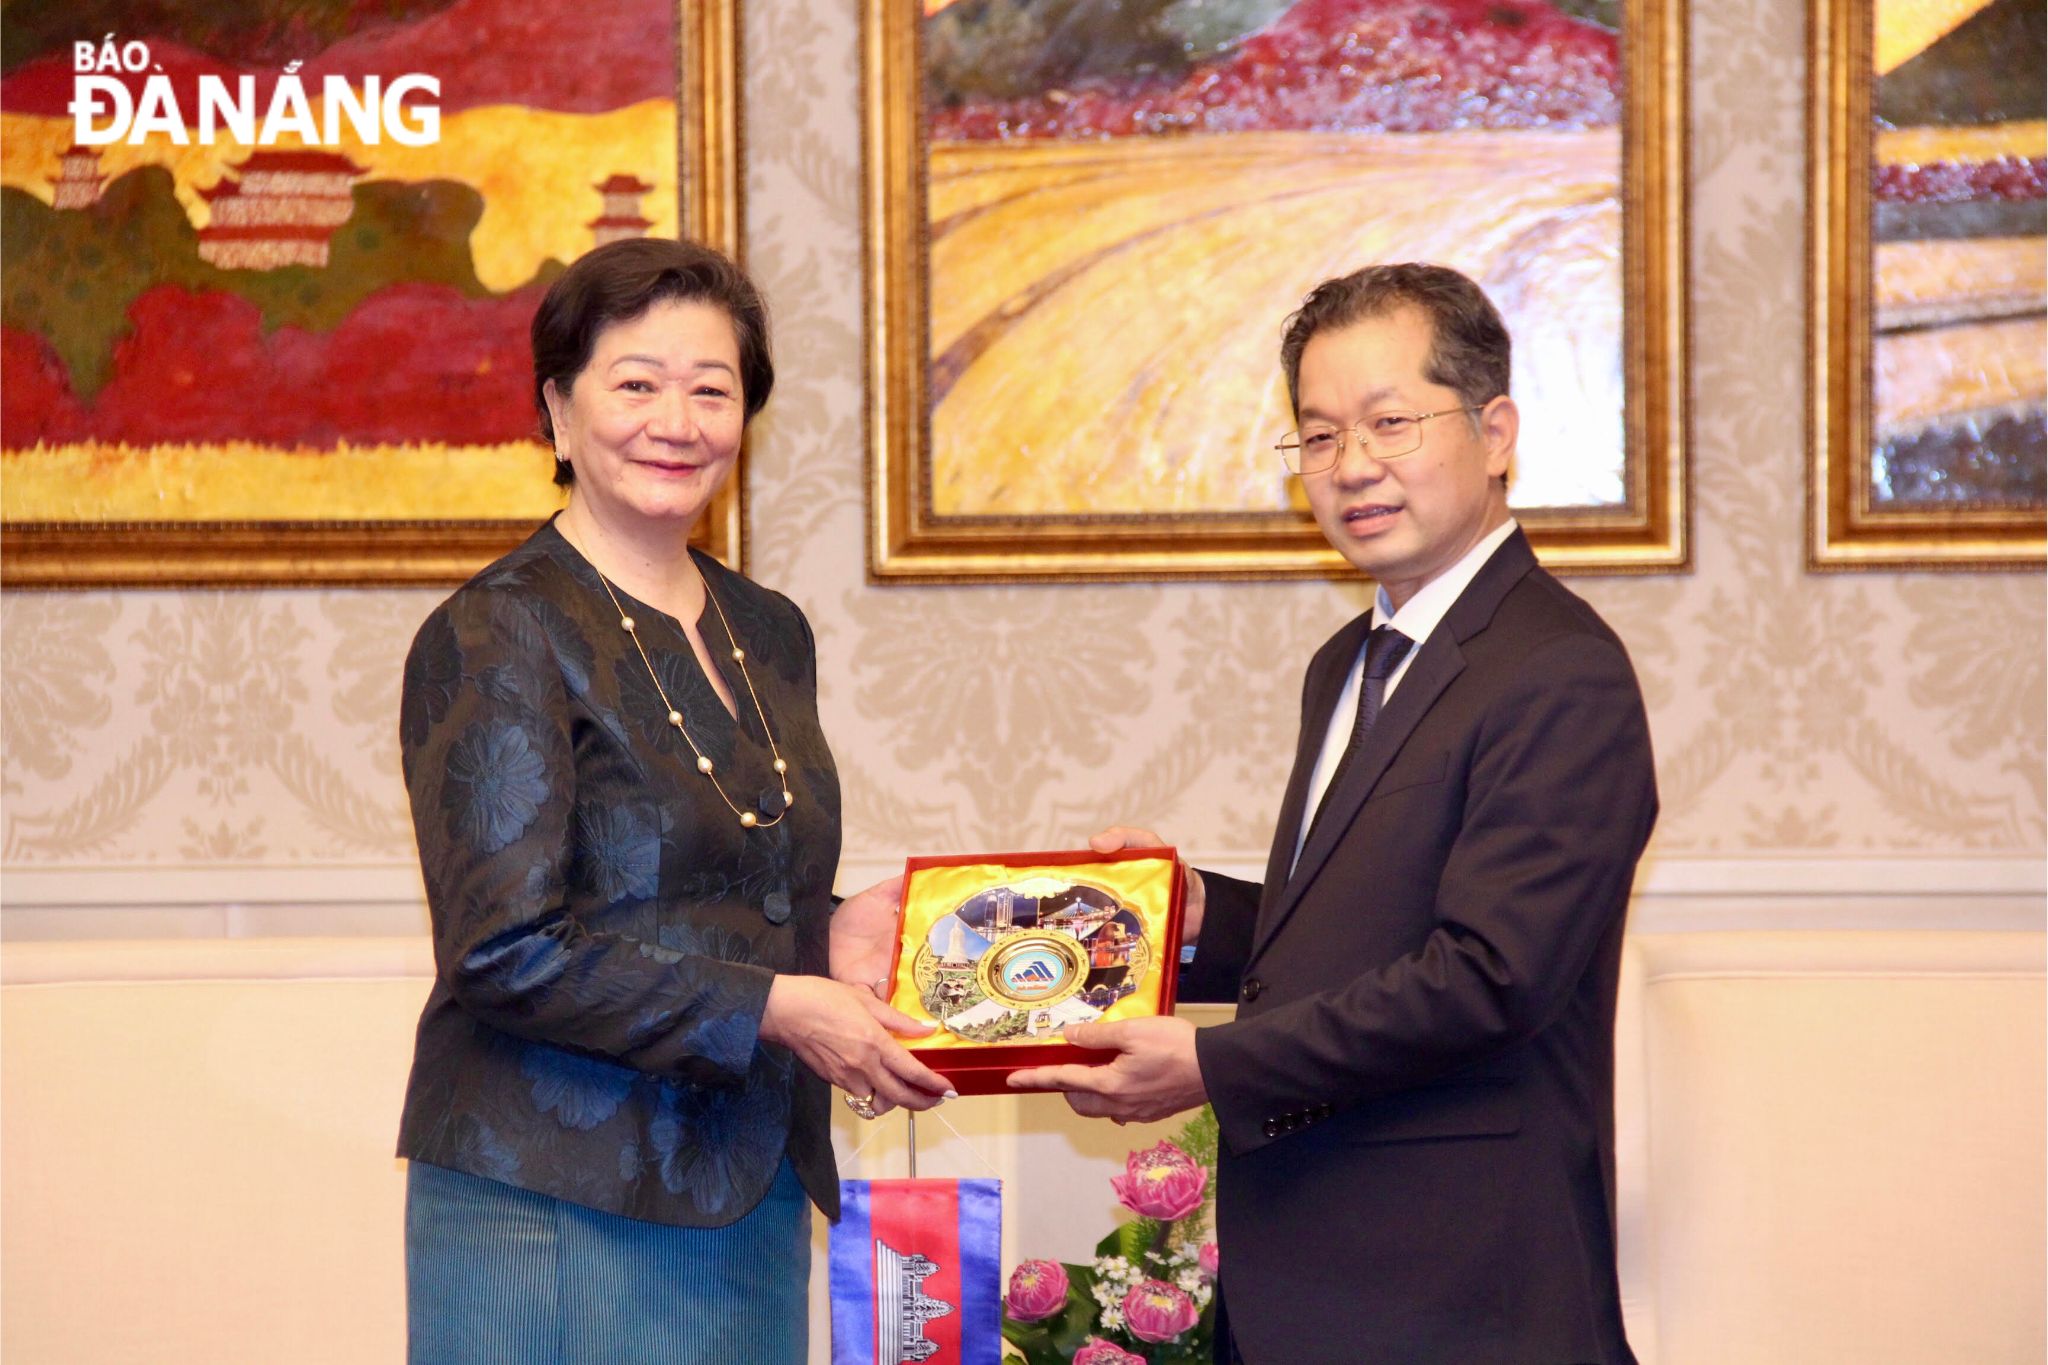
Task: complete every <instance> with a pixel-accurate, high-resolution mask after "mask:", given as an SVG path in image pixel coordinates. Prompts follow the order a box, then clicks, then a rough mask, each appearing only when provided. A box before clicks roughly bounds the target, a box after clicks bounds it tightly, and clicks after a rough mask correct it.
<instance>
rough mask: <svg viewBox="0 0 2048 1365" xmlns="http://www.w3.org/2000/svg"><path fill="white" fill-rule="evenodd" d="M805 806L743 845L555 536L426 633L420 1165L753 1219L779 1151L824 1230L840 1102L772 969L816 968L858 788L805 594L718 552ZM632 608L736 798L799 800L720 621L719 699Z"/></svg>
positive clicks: (413, 1127)
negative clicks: (770, 999) (777, 769)
mask: <svg viewBox="0 0 2048 1365" xmlns="http://www.w3.org/2000/svg"><path fill="white" fill-rule="evenodd" d="M697 563H698V565H699V567H700V568H701V569H702V570H703V573H704V577H705V581H706V582H707V583H708V584H709V585H710V588H711V591H712V592H714V593H715V594H717V597H718V601H719V604H720V605H721V606H723V607H724V609H725V614H726V616H727V618H729V619H730V621H731V623H732V631H733V634H734V635H735V636H737V637H738V643H739V645H740V646H741V647H742V648H743V649H745V651H746V655H747V665H748V668H749V670H750V671H751V673H752V676H753V682H754V687H755V689H756V690H757V691H758V692H759V694H760V699H761V705H762V707H763V708H764V709H765V710H766V711H767V713H768V723H769V725H770V726H771V727H772V728H773V730H774V732H775V740H776V743H777V744H778V745H779V746H780V747H781V750H782V755H783V757H784V759H785V760H787V762H788V764H789V773H790V779H791V780H790V784H789V785H790V789H791V791H792V792H793V793H794V794H795V798H796V801H795V805H794V807H793V808H792V809H791V811H790V813H789V815H788V816H787V817H786V818H785V819H784V820H782V822H781V823H779V824H777V825H775V826H774V827H772V828H767V829H763V828H755V829H743V828H741V826H740V823H739V821H738V819H737V818H736V817H735V816H734V815H733V813H732V812H731V811H730V810H728V809H727V808H726V806H725V804H724V802H722V801H721V800H720V799H719V797H718V793H717V792H716V791H715V790H714V789H713V788H712V784H711V782H710V781H709V780H708V779H707V778H705V776H704V775H703V774H701V773H699V772H698V771H697V767H696V759H695V756H694V755H693V754H692V753H691V752H690V750H689V749H688V747H687V746H686V745H685V744H684V742H683V738H682V736H680V735H678V734H677V733H676V732H675V730H674V728H673V727H671V726H670V725H669V724H668V722H667V708H666V707H664V706H663V705H662V702H661V698H660V697H659V695H658V694H657V693H656V691H655V689H654V686H653V684H652V682H651V681H650V680H649V678H648V675H647V668H646V666H645V665H644V664H642V662H641V659H640V656H639V654H638V653H637V652H636V651H635V650H634V648H633V644H632V641H631V639H630V638H628V637H627V635H626V634H625V632H624V631H623V630H621V629H620V626H619V620H618V615H617V613H616V612H615V611H613V610H612V607H611V604H610V600H609V599H608V598H607V597H606V596H605V592H604V587H603V585H602V584H601V583H600V582H599V581H598V577H597V574H596V571H595V570H594V569H592V568H591V566H590V564H589V563H588V562H587V561H586V560H584V559H583V557H582V556H581V555H580V554H579V553H578V552H577V551H576V550H575V549H574V548H573V547H571V546H570V545H569V543H568V542H567V541H565V540H563V539H562V537H561V535H560V534H559V533H558V532H557V531H556V530H555V529H554V526H553V524H552V523H550V524H549V525H547V526H545V527H543V528H542V529H541V530H540V531H538V532H536V533H535V534H534V535H533V537H532V538H531V539H529V540H528V541H527V542H526V543H525V544H524V545H522V546H521V547H520V548H519V549H517V550H515V551H513V552H512V553H511V554H510V555H508V556H506V557H505V558H504V559H501V560H499V561H498V562H497V563H496V564H493V565H492V566H491V567H489V568H487V569H485V570H484V571H483V572H482V573H480V574H478V575H477V576H476V577H475V578H474V579H472V580H470V582H469V583H467V584H466V585H464V586H463V587H462V588H461V589H459V590H458V591H457V592H456V593H455V595H454V596H452V597H450V598H449V599H448V600H447V601H446V602H444V603H442V604H441V605H440V606H439V607H437V608H436V609H435V610H434V613H433V615H431V616H429V617H428V618H427V621H426V624H425V625H423V626H421V627H420V631H419V635H418V636H417V637H416V638H415V639H414V641H413V646H412V652H411V654H410V655H409V656H408V658H407V659H406V665H405V691H404V701H403V704H402V707H401V711H400V730H401V741H402V750H403V754H404V766H405V780H406V786H407V789H408V791H409V792H410V793H411V797H412V816H413V827H414V831H415V833H416V834H417V836H418V840H419V850H420V869H421V872H422V873H423V875H424V877H425V879H426V888H427V903H428V906H429V908H430V910H431V912H432V917H433V928H434V955H435V962H436V967H437V972H436V976H437V979H436V981H435V984H434V989H433V993H432V994H431V995H430V996H429V997H428V1000H427V1007H426V1011H425V1013H424V1014H423V1015H422V1016H421V1018H420V1027H419V1040H418V1046H417V1050H416V1051H415V1054H414V1058H413V1069H412V1079H411V1082H410V1083H409V1085H408V1087H407V1091H406V1098H405V1114H404V1118H403V1121H402V1124H401V1127H400V1131H399V1139H398V1151H399V1155H401V1156H405V1157H410V1158H412V1159H414V1160H417V1161H425V1162H429V1163H432V1164H434V1165H438V1166H448V1167H452V1168H454V1169H456V1170H460V1171H467V1172H469V1173H471V1174H474V1175H480V1176H487V1177H490V1178H492V1179H495V1180H501V1181H505V1182H507V1183H509V1184H512V1185H517V1186H519V1187H521V1188H523V1189H528V1190H535V1191H538V1192H540V1193H543V1194H549V1195H554V1196H556V1197H558V1198H562V1199H567V1200H570V1201H573V1202H574V1203H577V1204H582V1205H587V1206H588V1207H590V1208H595V1209H602V1210H605V1211H607V1212H611V1213H620V1214H625V1215H628V1216H630V1217H634V1218H643V1219H649V1220H652V1221H655V1222H660V1223H670V1224H676V1225H680V1226H687V1227H715V1226H721V1225H724V1224H726V1223H730V1222H732V1221H733V1220H735V1219H737V1218H738V1217H740V1216H741V1215H742V1214H744V1213H746V1212H747V1211H748V1210H749V1209H751V1208H752V1207H753V1206H754V1205H755V1204H756V1203H758V1202H759V1201H760V1199H761V1197H762V1195H763V1194H765V1193H766V1192H767V1189H768V1186H769V1183H770V1182H771V1181H772V1180H773V1179H774V1177H775V1172H776V1170H777V1167H778V1166H779V1164H780V1162H781V1161H782V1158H783V1156H784V1154H785V1153H786V1154H787V1155H788V1157H789V1159H790V1161H791V1162H792V1163H793V1165H794V1166H795V1169H796V1172H797V1174H798V1175H799V1176H800V1177H801V1178H802V1180H803V1184H804V1187H805V1189H807V1190H808V1191H809V1192H810V1195H811V1198H812V1199H813V1200H814V1201H815V1202H816V1203H817V1205H818V1207H819V1208H821V1209H822V1210H824V1211H825V1213H826V1214H827V1215H828V1216H830V1217H837V1216H838V1203H839V1187H838V1177H837V1173H836V1170H835V1168H834V1164H833V1158H832V1145H831V1135H830V1131H829V1099H830V1097H829V1093H828V1091H827V1088H826V1086H825V1084H824V1082H822V1081H821V1080H819V1079H818V1078H817V1077H816V1076H814V1075H812V1074H811V1072H810V1071H809V1070H807V1069H806V1068H805V1067H804V1066H803V1065H802V1064H801V1063H799V1062H798V1061H796V1060H795V1058H793V1057H792V1056H791V1055H790V1053H789V1052H787V1051H786V1050H785V1049H783V1048H780V1047H775V1046H772V1045H770V1044H767V1043H764V1042H762V1041H761V1040H760V1038H759V1036H758V1033H757V1030H758V1028H759V1025H760V1021H761V1011H762V1008H763V1006H764V1005H765V1003H766V1000H767V995H768V986H769V982H770V979H771V977H772V976H773V974H774V973H776V972H803V973H811V974H823V973H824V972H825V970H826V939H827V922H828V918H829V916H830V913H831V889H832V878H833V872H834V869H835V867H836V866H837V863H838V860H839V780H838V775H837V773H836V772H835V770H834V768H833V765H832V755H831V753H830V751H829V750H828V749H827V748H826V745H825V737H824V735H823V733H822V732H821V731H820V729H819V726H818V708H817V658H816V651H815V649H814V646H813V641H812V637H811V631H810V626H809V625H808V624H807V623H806V622H805V620H804V618H803V615H802V613H801V612H799V611H798V610H797V608H796V607H795V605H794V604H792V603H791V602H790V601H788V599H786V598H784V597H782V596H781V595H780V594H778V593H774V592H771V591H769V590H768V589H766V588H763V587H761V586H759V585H758V584H755V583H753V582H751V581H749V580H748V579H746V578H743V577H741V576H740V575H738V574H736V573H733V572H731V571H729V570H727V569H725V568H724V567H722V566H721V565H719V564H718V563H717V562H716V561H714V560H712V559H710V558H709V557H707V556H702V555H700V556H698V557H697ZM620 597H621V600H622V601H623V602H625V603H626V609H627V610H628V611H629V612H631V613H632V615H633V616H634V617H635V618H636V619H635V624H636V626H637V627H638V630H639V635H640V639H641V642H642V643H643V644H645V645H646V647H647V651H648V655H649V657H650V658H651V659H652V660H653V663H654V667H655V669H656V670H657V671H658V672H659V673H660V675H661V681H662V686H663V687H664V688H666V689H667V691H668V695H669V698H670V700H671V701H672V702H673V703H674V704H675V705H676V707H677V708H678V709H679V710H681V711H682V713H683V715H684V716H685V717H686V723H687V725H688V726H689V731H690V735H691V737H692V738H694V739H695V740H696V741H697V743H698V745H699V746H701V747H702V748H703V750H704V752H705V753H707V754H709V755H710V756H711V758H712V760H713V761H714V763H715V764H716V766H717V772H718V777H719V780H720V781H721V782H722V783H723V784H724V786H725V789H726V791H727V792H728V793H730V794H731V795H732V797H733V799H734V801H735V802H736V803H740V804H745V803H747V802H756V803H762V804H761V805H760V807H759V808H760V809H762V810H763V811H764V813H772V811H773V809H774V808H775V807H776V806H779V804H780V797H779V792H780V790H781V784H780V783H778V782H777V781H776V780H775V774H774V771H773V768H772V762H771V757H770V755H769V752H768V747H767V744H766V742H765V740H766V737H765V736H764V735H763V734H762V733H761V725H760V721H759V719H758V718H757V716H756V715H755V712H754V707H753V704H752V702H751V701H750V699H749V697H748V694H747V686H746V682H745V680H744V679H742V678H741V676H740V672H739V666H738V665H737V664H736V663H734V662H732V661H731V660H730V659H729V658H728V657H727V656H728V655H729V654H730V653H731V642H730V641H728V640H727V638H726V635H725V631H724V629H723V628H722V627H721V626H720V624H719V618H718V613H717V612H715V611H713V610H711V609H710V608H709V607H708V606H707V607H706V609H705V612H704V615H703V618H702V619H701V620H700V621H699V623H698V629H699V631H700V633H701V635H702V637H703V639H704V643H705V646H706V648H707V650H708V652H709V653H710V654H711V655H712V656H713V657H714V658H716V659H718V660H719V669H720V672H721V673H722V674H723V675H724V677H725V682H726V686H727V688H728V689H729V690H730V691H731V693H732V694H733V696H734V697H735V698H736V699H737V701H738V703H739V718H738V720H737V721H735V720H734V719H733V717H732V716H730V715H728V714H727V713H726V710H725V708H724V706H723V705H721V704H720V703H719V701H718V698H717V696H716V695H715V694H714V693H713V692H712V690H711V686H710V683H709V681H708V680H707V679H706V678H705V676H704V673H703V671H702V669H701V668H700V667H699V665H698V663H697V660H696V656H695V654H694V653H693V652H692V651H691V649H690V646H689V642H688V640H687V639H686V638H685V637H684V635H683V632H682V630H681V628H680V627H679V626H678V624H677V623H676V621H675V620H674V619H673V618H672V617H669V616H666V615H664V614H663V613H661V612H660V611H657V610H656V609H654V608H652V607H649V606H647V605H645V604H644V603H640V602H636V601H634V600H633V599H631V598H628V597H626V596H625V595H624V594H623V593H622V594H621V595H620Z"/></svg>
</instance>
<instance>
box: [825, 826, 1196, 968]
mask: <svg viewBox="0 0 2048 1365" xmlns="http://www.w3.org/2000/svg"><path fill="white" fill-rule="evenodd" d="M1088 847H1090V848H1092V849H1094V850H1095V851H1096V852H1097V853H1114V852H1116V851H1117V850H1118V849H1120V848H1169V847H1171V845H1169V844H1168V843H1167V842H1166V840H1164V839H1162V838H1160V837H1159V836H1158V835H1156V834H1154V833H1153V832H1152V831H1151V830H1149V829H1139V828H1138V827H1137V826H1136V825H1111V826H1110V827H1109V828H1108V829H1106V830H1104V831H1102V833H1100V834H1097V835H1095V836H1093V837H1092V838H1090V839H1089V840H1088ZM1207 904H1208V892H1207V890H1206V888H1204V887H1203V885H1202V874H1201V873H1199V872H1197V871H1195V869H1194V868H1192V867H1189V866H1188V865H1187V864H1186V863H1182V864H1181V898H1180V941H1181V943H1182V944H1183V945H1186V944H1189V943H1193V942H1194V941H1195V940H1196V939H1198V938H1200V937H1201V936H1202V908H1203V907H1204V906H1205V905H1207ZM840 908H841V909H844V908H845V907H844V906H842V907H840Z"/></svg>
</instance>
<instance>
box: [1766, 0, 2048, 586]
mask: <svg viewBox="0 0 2048 1365" xmlns="http://www.w3.org/2000/svg"><path fill="white" fill-rule="evenodd" d="M1876 25H1877V14H1876V9H1875V7H1873V6H1871V5H1869V4H1866V3H1861V0H1811V3H1810V6H1809V10H1808V59H1809V67H1808V69H1809V85H1808V91H1807V117H1808V139H1807V146H1808V168H1807V178H1808V188H1809V193H1810V195H1811V205H1810V211H1809V214H1808V220H1807V221H1808V252H1807V404H1808V421H1807V425H1808V439H1807V529H1806V541H1807V562H1808V564H1809V565H1810V566H1811V567H1812V568H1814V569H1819V570H1841V569H1900V568H1908V569H1911V568H1919V569H1970V568H2018V569H2025V568H2035V569H2038V568H2040V567H2041V565H2042V563H2043V559H2044V551H2048V540H2044V533H2048V514H2044V511H2043V510H2042V509H2040V508H2034V509H2022V508H2015V507H1998V506H1973V505H1969V504H1967V503H1965V504H1961V505H1955V506H1943V507H1938V508H1930V507H1925V506H1922V507H1906V508H1884V507H1881V506H1879V505H1877V503H1878V499H1877V498H1875V497H1874V496H1873V482H1874V474H1875V469H1876V462H1875V461H1876V451H1877V445H1878V420H1877V412H1876V407H1877V402H1876V398H1875V395H1874V388H1873V385H1874V375H1875V372H1876V368H1877V356H1876V351H1877V335H1878V331H1879V326H1880V317H1879V314H1880V308H1879V302H1880V300H1879V297H1878V296H1879V288H1878V283H1877V280H1876V276H1877V274H1878V267H1877V264H1876V242H1875V240H1874V236H1875V232H1874V225H1873V219H1874V216H1875V210H1874V203H1873V192H1874V188H1875V186H1874V181H1875V173H1876V167H1877V164H1878V161H1879V148H1878V145H1877V142H1876V137H1877V131H1876V125H1875V121H1874V118H1873V113H1874V102H1873V96H1874V87H1875V85H1876V74H1877V73H1876V57H1877V54H1876V46H1877V33H1876ZM1913 131H1915V130H1910V129H1909V130H1899V132H1900V133H1904V134H1908V135H1910V134H1911V133H1912V132H1913ZM1894 135H1897V134H1894ZM2034 255H2035V257H2036V259H2038V257H2039V247H2038V243H2037V244H2036V248H2035V252H2034ZM2036 344H2037V345H2038V343H2036Z"/></svg>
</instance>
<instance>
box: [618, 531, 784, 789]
mask: <svg viewBox="0 0 2048 1365" xmlns="http://www.w3.org/2000/svg"><path fill="white" fill-rule="evenodd" d="M592 567H593V569H595V566H592ZM700 578H701V575H700ZM597 581H598V582H600V583H602V584H604V592H605V596H607V597H609V598H611V599H612V607H613V609H614V610H616V611H617V612H618V613H619V628H620V629H621V630H623V631H625V632H626V638H627V639H629V640H631V641H632V642H633V648H634V649H636V650H638V651H640V662H641V663H642V664H643V665H644V666H645V667H646V669H647V678H648V681H649V682H652V683H653V684H654V691H655V695H657V696H659V697H660V698H661V704H662V706H664V707H665V708H667V710H668V723H669V724H670V725H673V726H675V727H676V733H677V734H679V735H681V736H682V737H683V743H685V744H687V745H689V746H690V752H691V753H693V754H695V755H696V756H697V771H698V772H700V773H702V774H704V776H706V777H708V778H710V779H711V788H712V790H713V791H715V792H717V793H718V799H719V800H721V801H723V802H725V808H726V809H727V810H729V811H731V812H732V813H733V814H734V815H737V816H738V817H739V818H740V828H741V829H755V828H759V829H772V828H774V827H775V826H776V825H779V824H781V823H782V817H783V816H785V815H787V814H789V808H790V807H791V806H793V805H795V804H796V796H795V794H794V793H792V792H791V791H790V789H789V765H788V764H787V763H785V762H783V761H782V750H780V749H778V748H776V747H775V732H774V731H773V730H771V729H769V728H768V713H767V712H766V711H764V710H762V709H761V694H760V693H758V692H756V691H755V690H754V675H753V674H751V673H749V672H747V651H745V650H744V649H741V648H740V644H739V640H738V639H737V638H736V637H735V636H734V635H733V633H732V622H730V621H728V620H726V619H725V608H724V607H721V606H719V605H718V595H717V594H716V593H714V592H712V591H711V584H710V583H709V582H708V581H706V582H705V583H704V596H705V597H706V598H707V599H709V601H710V603H711V609H712V610H713V611H715V612H717V613H718V624H719V625H721V626H723V627H724V628H725V638H726V639H728V640H731V641H732V661H733V662H734V663H736V664H738V665H739V666H740V677H741V678H742V679H743V680H744V681H745V682H746V684H747V695H748V696H749V697H751V698H753V701H754V714H755V715H757V716H759V717H760V718H761V733H762V734H764V735H766V736H768V752H769V753H770V754H773V755H774V756H775V775H776V777H777V778H779V779H780V780H781V782H782V809H781V810H779V811H777V812H776V813H775V818H774V819H773V820H763V819H762V818H761V817H760V816H758V815H756V814H754V812H752V811H750V810H741V809H740V808H739V807H738V806H735V805H734V804H733V803H732V798H731V797H730V796H727V795H726V794H725V787H724V786H723V785H722V784H721V783H720V782H719V780H718V774H717V773H715V772H713V771H712V767H713V764H712V762H711V755H709V754H707V753H705V752H704V751H703V750H702V749H700V748H698V747H697V741H696V740H694V739H691V738H690V732H689V731H688V730H686V729H684V728H683V713H682V712H681V711H678V710H676V708H675V706H674V704H673V703H671V702H670V701H669V699H668V689H666V688H664V687H663V686H662V685H661V675H659V674H658V673H656V672H655V671H654V661H653V660H652V659H650V658H648V657H647V646H645V645H643V644H641V643H640V632H639V630H638V629H636V627H635V625H634V622H633V618H632V617H631V616H628V615H627V614H626V608H625V607H624V605H623V604H621V603H620V601H619V595H618V594H617V593H616V592H614V591H612V584H611V580H610V579H608V578H606V577H605V576H604V574H603V573H601V572H599V573H598V575H597Z"/></svg>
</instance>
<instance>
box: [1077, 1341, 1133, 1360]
mask: <svg viewBox="0 0 2048 1365" xmlns="http://www.w3.org/2000/svg"><path fill="white" fill-rule="evenodd" d="M1074 1365H1145V1357H1143V1356H1134V1355H1132V1354H1131V1353H1130V1352H1129V1351H1126V1350H1125V1349H1124V1348H1123V1347H1121V1346H1118V1345H1117V1344H1116V1343H1114V1342H1109V1341H1104V1340H1103V1339H1102V1338H1101V1337H1090V1338H1088V1340H1086V1341H1084V1342H1082V1343H1081V1349H1080V1350H1078V1351H1076V1352H1074Z"/></svg>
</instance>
